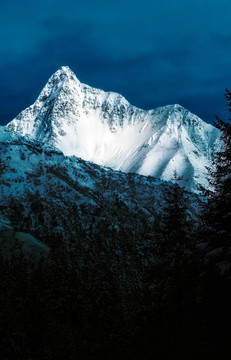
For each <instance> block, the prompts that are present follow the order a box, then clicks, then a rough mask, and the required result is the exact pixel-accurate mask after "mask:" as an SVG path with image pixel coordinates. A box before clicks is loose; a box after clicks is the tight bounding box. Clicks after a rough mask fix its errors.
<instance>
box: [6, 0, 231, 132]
mask: <svg viewBox="0 0 231 360" xmlns="http://www.w3.org/2000/svg"><path fill="white" fill-rule="evenodd" d="M0 44H1V47H0V75H1V80H0V104H1V107H0V123H1V124H3V125H4V124H6V123H7V122H8V121H10V120H11V119H13V118H14V117H15V116H16V115H17V114H18V113H19V112H20V111H21V110H23V109H24V108H25V107H27V106H29V105H30V104H32V103H33V102H34V101H35V99H36V98H37V96H38V95H39V93H40V91H41V90H42V87H43V86H44V85H45V83H46V82H47V80H48V78H49V77H50V76H51V75H52V73H53V72H55V71H56V70H57V69H58V68H59V67H60V66H62V65H68V66H69V67H70V68H71V69H72V70H73V71H74V72H75V74H76V76H77V77H78V78H79V80H80V81H81V82H84V83H87V84H89V85H91V86H94V87H98V88H102V89H104V90H111V91H116V92H119V93H121V94H122V95H124V96H125V98H127V100H128V101H130V102H131V103H132V104H133V105H136V106H138V107H141V108H144V109H151V108H155V107H158V106H162V105H167V104H173V103H179V104H181V105H183V106H184V107H186V108H188V109H189V110H190V111H192V112H194V113H195V114H197V115H198V116H200V117H201V118H202V119H203V120H205V121H208V122H212V121H213V120H214V117H215V115H219V116H221V117H223V118H226V117H227V109H226V103H225V98H224V93H225V89H226V88H231V66H230V65H231V1H230V0H219V1H214V0H161V1H160V0H158V1H156V0H117V1H113V0H111V1H108V0H73V1H72V0H62V1H59V0H56V1H55V0H40V1H38V2H32V1H31V0H21V1H18V0H11V1H9V0H0Z"/></svg>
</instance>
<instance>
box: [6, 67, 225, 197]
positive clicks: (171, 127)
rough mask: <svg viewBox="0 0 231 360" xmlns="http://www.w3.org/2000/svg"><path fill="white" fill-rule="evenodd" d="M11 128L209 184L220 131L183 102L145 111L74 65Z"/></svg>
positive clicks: (87, 156)
mask: <svg viewBox="0 0 231 360" xmlns="http://www.w3.org/2000/svg"><path fill="white" fill-rule="evenodd" d="M7 127H8V128H9V129H11V130H14V131H16V132H18V133H20V134H21V135H25V134H30V135H31V136H33V137H34V138H35V139H37V140H39V141H42V142H45V143H46V144H50V145H52V146H55V147H57V148H59V149H60V150H61V151H62V152H63V153H64V154H65V155H76V156H78V157H81V158H82V159H84V160H88V161H92V162H95V163H96V164H99V165H103V166H109V167H111V168H112V169H114V170H121V171H124V172H136V173H138V174H142V175H152V176H155V177H158V178H161V179H164V180H170V179H171V178H172V176H173V172H174V170H177V172H178V174H179V175H180V176H183V178H184V185H185V186H186V187H187V188H189V189H193V190H195V189H196V187H197V184H198V183H199V184H202V185H204V186H205V187H207V186H208V183H207V180H206V176H207V171H206V167H207V166H211V152H212V150H213V149H214V147H215V148H216V147H218V146H220V141H219V132H218V130H217V129H215V128H214V127H213V126H211V125H209V124H207V123H205V122H203V121H202V120H201V119H199V118H198V117H197V116H195V115H193V114H191V113H190V112H189V111H187V110H186V109H184V108H183V107H181V106H180V105H168V106H165V107H160V108H157V109H155V110H149V111H144V110H141V109H138V108H136V107H134V106H132V105H130V104H129V103H128V101H127V100H126V99H125V98H124V97H123V96H121V95H119V94H116V93H112V92H108V93H107V92H104V91H102V90H98V89H95V88H92V87H90V86H88V85H85V84H81V83H80V82H79V80H78V79H77V78H76V76H75V75H74V74H73V72H72V71H71V70H70V69H69V68H68V67H62V68H61V69H60V70H58V71H57V72H56V73H55V74H54V75H52V76H51V78H50V79H49V81H48V83H47V84H46V86H45V87H44V89H43V90H42V92H41V93H40V95H39V97H38V99H37V100H36V102H35V103H34V104H33V105H31V106H30V107H28V108H27V109H25V110H24V111H22V112H21V113H20V114H19V115H18V116H17V117H16V118H15V119H14V120H12V121H11V122H10V123H9V124H8V125H7Z"/></svg>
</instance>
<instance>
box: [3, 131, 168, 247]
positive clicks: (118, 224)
mask: <svg viewBox="0 0 231 360" xmlns="http://www.w3.org/2000/svg"><path fill="white" fill-rule="evenodd" d="M0 153H1V157H0V192H1V197H0V215H1V213H2V216H4V217H6V218H8V219H10V220H11V222H12V225H13V227H14V229H15V231H21V232H25V233H29V234H31V235H33V236H35V237H36V238H37V239H39V240H41V241H45V242H46V239H48V240H47V241H48V243H47V245H48V246H49V245H50V244H49V242H50V241H51V239H53V238H55V239H56V241H57V238H58V237H59V236H62V238H64V239H68V240H70V239H72V241H77V240H78V241H79V239H81V238H86V237H90V239H93V240H94V241H95V238H96V237H97V236H98V235H97V234H99V233H101V234H106V233H110V234H111V233H115V234H116V235H118V236H120V237H121V238H124V236H125V234H126V232H127V233H128V234H130V233H131V232H134V236H138V235H139V234H141V233H146V232H150V234H151V233H152V226H153V221H154V215H155V214H156V213H158V212H159V211H160V208H161V207H160V206H161V205H160V204H161V202H162V196H163V192H164V190H165V189H166V188H168V187H169V186H170V185H169V184H168V183H165V182H163V181H159V180H157V179H155V178H153V177H149V178H147V177H145V176H140V175H137V174H126V173H123V172H118V171H113V170H111V169H108V168H102V167H100V166H98V165H96V164H94V163H90V162H86V161H84V160H82V159H80V158H76V157H75V156H70V157H65V156H64V155H63V154H62V152H61V151H59V150H58V149H56V148H52V147H49V146H46V145H45V144H43V143H41V142H38V141H35V140H33V139H32V138H30V137H29V136H25V137H22V136H20V135H19V134H17V133H15V132H12V131H10V130H8V129H6V128H4V127H0ZM125 218H126V223H125V222H124V219H125ZM134 219H136V221H135V223H134ZM137 234H138V235H137ZM89 241H90V240H89Z"/></svg>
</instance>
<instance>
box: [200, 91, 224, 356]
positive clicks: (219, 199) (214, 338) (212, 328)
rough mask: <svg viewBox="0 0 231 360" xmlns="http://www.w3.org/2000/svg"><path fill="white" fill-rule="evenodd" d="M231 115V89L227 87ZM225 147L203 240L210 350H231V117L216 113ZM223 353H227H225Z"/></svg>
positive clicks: (217, 158)
mask: <svg viewBox="0 0 231 360" xmlns="http://www.w3.org/2000/svg"><path fill="white" fill-rule="evenodd" d="M226 99H227V104H228V108H229V112H230V115H231V92H230V91H228V90H226ZM214 125H215V127H216V128H217V129H219V130H220V131H221V140H222V143H223V144H222V145H223V146H222V149H221V150H220V151H217V152H215V153H214V156H213V169H210V170H209V182H210V185H211V187H212V189H211V190H210V191H207V192H204V195H205V197H206V201H205V203H204V211H203V213H204V214H203V220H204V226H203V229H202V231H201V237H202V241H204V243H205V244H206V245H207V246H206V247H205V250H204V255H205V263H204V270H205V271H204V285H203V291H204V295H203V302H204V314H205V320H206V324H207V325H206V326H207V331H206V332H207V334H208V335H207V336H208V338H207V347H208V353H210V352H211V354H212V353H213V355H214V353H216V352H217V354H219V357H224V356H225V357H227V356H228V354H230V349H229V339H228V332H229V326H230V321H231V311H230V302H231V118H230V119H228V120H227V121H224V120H222V119H220V118H219V117H216V121H215V122H214ZM217 349H219V350H217ZM222 355H223V356H222Z"/></svg>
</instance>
